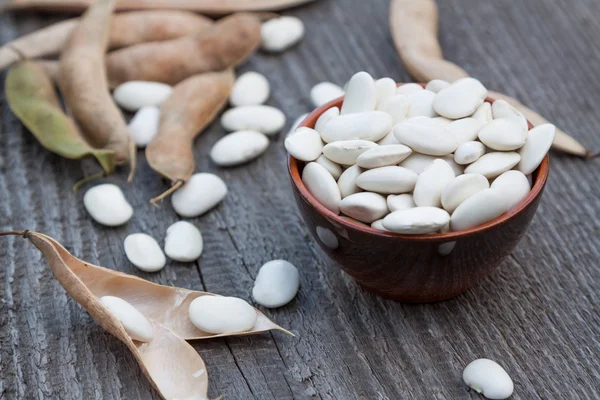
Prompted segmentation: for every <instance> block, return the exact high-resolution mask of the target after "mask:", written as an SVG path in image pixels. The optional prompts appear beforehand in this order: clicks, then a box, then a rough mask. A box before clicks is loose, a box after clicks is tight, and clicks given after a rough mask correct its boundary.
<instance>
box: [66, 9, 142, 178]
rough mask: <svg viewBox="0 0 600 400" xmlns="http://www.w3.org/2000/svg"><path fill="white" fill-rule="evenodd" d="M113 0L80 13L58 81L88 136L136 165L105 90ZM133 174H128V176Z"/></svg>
mask: <svg viewBox="0 0 600 400" xmlns="http://www.w3.org/2000/svg"><path fill="white" fill-rule="evenodd" d="M115 2H116V0H98V1H97V2H96V3H94V5H93V6H91V7H90V9H89V10H88V11H86V13H85V14H84V15H83V16H82V17H81V22H80V23H79V25H78V26H77V27H76V28H75V29H74V30H73V31H72V33H71V35H70V36H69V39H68V41H67V44H66V45H65V48H64V50H63V52H62V54H61V58H60V70H59V84H60V88H61V90H62V92H63V95H64V98H65V102H66V103H67V105H68V107H69V109H70V111H71V112H72V113H73V116H74V117H75V120H76V121H77V122H78V123H79V124H80V126H81V128H82V130H83V132H84V134H85V135H86V137H87V138H88V140H89V141H90V142H91V143H92V144H93V145H94V146H97V147H102V148H106V149H111V150H114V151H115V152H116V155H117V161H126V160H128V161H129V162H130V165H131V172H132V173H133V170H134V168H135V143H134V142H133V139H132V135H131V134H130V132H129V128H128V127H127V123H126V122H125V119H124V118H123V115H122V114H121V112H120V111H119V109H118V108H117V106H116V105H115V103H114V102H113V99H112V97H111V96H110V93H109V91H108V85H107V80H106V71H105V69H104V53H105V52H106V48H107V46H108V32H109V27H110V16H111V14H112V11H113V8H114V5H115ZM131 178H132V175H130V180H131Z"/></svg>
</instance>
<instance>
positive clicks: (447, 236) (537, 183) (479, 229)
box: [288, 83, 550, 242]
mask: <svg viewBox="0 0 600 400" xmlns="http://www.w3.org/2000/svg"><path fill="white" fill-rule="evenodd" d="M403 84H404V83H400V84H398V86H401V85H403ZM343 99H344V97H343V96H342V97H339V98H337V99H335V100H332V101H330V102H328V103H326V104H324V105H322V106H321V107H318V108H317V109H315V110H314V111H312V112H311V113H310V114H309V115H308V116H307V117H306V118H305V119H304V120H303V121H302V122H301V123H300V125H298V128H301V127H308V128H313V127H314V126H315V124H316V122H317V119H318V118H319V117H320V116H321V114H323V113H324V112H325V111H327V110H328V109H330V108H331V107H340V106H341V105H342V102H343ZM485 101H486V102H488V103H492V104H493V103H494V101H495V99H494V98H493V97H487V98H486V99H485ZM527 123H528V125H529V129H530V130H531V129H532V128H533V125H532V124H531V122H530V121H527ZM300 162H303V161H299V160H297V159H295V158H294V157H292V156H291V155H289V154H288V173H289V174H290V178H291V180H292V184H293V185H294V186H295V188H296V190H297V192H298V193H299V194H300V196H301V197H302V198H303V199H304V201H306V202H307V203H308V204H309V205H310V206H311V207H312V208H314V209H315V210H316V211H317V212H318V213H319V214H321V216H323V217H324V218H325V219H327V220H329V221H330V222H332V221H333V222H335V223H336V224H339V225H342V226H343V227H345V228H347V229H352V230H355V231H359V232H361V233H364V234H369V235H373V236H379V237H384V238H396V239H402V240H407V241H415V242H423V241H426V242H429V241H434V242H437V241H451V240H457V239H462V238H466V237H469V236H472V235H475V234H479V233H483V232H485V231H488V230H491V229H493V228H495V227H497V226H499V225H502V224H503V223H505V222H508V221H509V220H511V219H513V218H515V217H516V216H518V215H519V214H521V213H522V212H523V211H525V209H526V208H527V207H528V206H529V205H530V204H531V203H532V202H533V201H534V200H536V199H537V198H538V197H539V196H540V195H541V193H542V191H543V189H544V187H545V186H546V182H547V181H548V173H549V171H550V156H549V155H548V154H546V155H545V156H544V159H543V160H542V163H541V164H540V165H539V167H538V168H537V169H536V170H535V171H534V172H533V174H532V175H533V176H535V180H534V182H533V187H532V188H531V190H530V192H529V194H528V195H527V197H525V199H523V200H522V201H521V202H520V203H519V204H517V205H516V206H515V207H513V208H512V209H511V210H510V211H509V212H506V213H504V214H502V215H501V216H499V217H498V218H496V219H493V220H492V221H490V222H487V223H485V224H482V225H478V226H476V227H473V228H470V229H465V230H462V231H457V232H448V233H430V234H420V235H406V234H400V233H394V232H387V231H382V230H379V229H375V228H371V226H369V225H367V224H363V223H361V222H353V221H350V220H348V219H345V218H343V217H342V216H341V215H338V214H335V213H334V212H333V211H330V210H329V209H328V208H326V207H325V206H324V205H322V204H321V203H319V201H318V200H317V199H316V198H315V197H314V196H313V195H312V194H311V193H310V192H309V191H308V189H307V188H306V186H305V185H304V182H302V178H301V176H300V168H299V165H298V164H299V163H300Z"/></svg>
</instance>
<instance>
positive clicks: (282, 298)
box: [252, 260, 300, 308]
mask: <svg viewBox="0 0 600 400" xmlns="http://www.w3.org/2000/svg"><path fill="white" fill-rule="evenodd" d="M299 288H300V274H299V273H298V269H297V268H296V267H295V266H294V265H293V264H292V263H289V262H287V261H284V260H273V261H269V262H268V263H266V264H264V265H263V266H262V267H261V268H260V270H259V271H258V275H257V276H256V280H255V281H254V288H252V298H253V299H254V301H256V302H257V303H258V304H260V305H261V306H264V307H267V308H277V307H281V306H284V305H286V304H287V303H289V302H290V301H292V300H293V299H294V297H296V294H297V293H298V289H299Z"/></svg>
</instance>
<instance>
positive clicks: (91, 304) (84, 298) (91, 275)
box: [0, 231, 208, 400]
mask: <svg viewBox="0 0 600 400" xmlns="http://www.w3.org/2000/svg"><path fill="white" fill-rule="evenodd" d="M7 234H8V235H23V236H24V237H25V238H27V239H29V240H30V241H31V242H32V243H33V244H34V245H35V246H36V247H37V248H38V249H39V250H40V251H41V252H42V253H43V254H44V256H45V257H46V259H47V260H48V264H49V265H50V269H51V270H52V273H53V275H54V277H55V278H56V280H58V281H59V282H60V284H61V285H62V286H63V287H64V288H65V290H66V291H67V292H68V293H69V294H70V295H71V297H73V299H75V300H76V301H77V302H78V303H79V304H81V306H82V307H83V308H85V310H86V311H87V312H88V313H89V314H90V315H91V316H92V318H94V320H95V321H96V322H97V323H98V324H100V326H102V328H104V329H105V330H106V331H107V332H109V333H110V334H111V335H113V336H115V337H117V339H119V340H120V341H121V342H123V343H124V344H125V345H126V346H127V348H129V350H130V351H131V353H132V354H133V356H134V357H135V359H136V361H137V362H138V364H139V365H140V368H141V369H142V372H143V373H144V375H146V377H147V378H148V380H149V381H150V383H151V384H152V386H154V387H155V388H156V390H158V392H159V393H160V394H161V396H162V397H163V398H165V399H176V398H182V399H183V398H185V399H196V400H201V399H206V397H207V390H208V374H207V372H206V366H205V365H204V361H203V360H202V358H201V357H200V355H199V354H198V353H197V352H196V350H195V349H194V348H193V347H192V346H190V345H189V344H188V343H187V342H186V341H185V338H184V337H182V335H180V334H179V333H178V332H174V331H173V330H171V329H169V327H168V326H166V325H165V324H163V323H161V322H160V321H158V320H156V319H153V318H152V316H150V315H146V317H147V318H148V319H149V320H150V322H151V323H152V327H153V331H154V332H153V338H152V340H151V341H149V342H147V343H142V342H137V341H133V340H132V339H131V338H130V337H129V334H127V332H126V331H125V329H124V328H123V325H122V324H121V323H120V322H119V320H118V319H117V318H116V317H115V316H114V315H113V314H112V313H111V312H110V311H109V309H108V308H106V307H105V306H104V305H103V303H102V302H101V301H100V297H102V296H104V295H105V294H106V295H108V294H112V295H115V294H116V295H117V296H120V295H121V294H122V293H124V292H125V291H130V289H129V288H128V287H127V283H126V282H124V281H123V280H126V279H127V277H128V275H124V274H119V273H118V272H115V271H111V270H108V269H105V268H101V267H96V266H93V265H90V264H87V263H85V262H83V261H81V260H79V259H77V258H75V257H73V256H72V255H71V254H69V252H67V250H65V248H64V247H62V246H61V245H60V244H59V243H58V242H56V241H55V240H54V239H52V238H50V237H48V236H46V235H43V234H41V233H36V232H29V231H25V232H8V233H0V236H2V235H7ZM131 278H133V277H131ZM95 279H97V280H98V282H93V283H94V284H92V285H90V283H92V282H91V280H95ZM134 279H136V280H140V281H141V279H139V278H134ZM144 282H145V281H144ZM146 283H147V284H148V285H153V284H151V283H150V282H146ZM88 285H89V286H88ZM156 286H158V285H156ZM138 288H139V287H138ZM150 293H151V292H150ZM139 294H140V292H138V299H137V302H135V301H134V302H131V296H129V298H126V300H128V301H129V302H130V303H131V304H132V305H133V306H134V307H136V308H137V309H138V310H140V304H139V303H140V299H141V298H146V296H139ZM148 297H150V296H148ZM140 311H142V310H140ZM165 313H166V312H165ZM163 322H164V321H163Z"/></svg>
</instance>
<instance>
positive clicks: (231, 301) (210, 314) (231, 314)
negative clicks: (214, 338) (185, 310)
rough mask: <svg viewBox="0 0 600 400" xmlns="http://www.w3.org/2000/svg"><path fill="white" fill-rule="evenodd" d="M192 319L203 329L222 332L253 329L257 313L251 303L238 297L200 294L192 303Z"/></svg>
mask: <svg viewBox="0 0 600 400" xmlns="http://www.w3.org/2000/svg"><path fill="white" fill-rule="evenodd" d="M189 317H190V321H191V322H192V324H194V326H195V327H196V328H198V329H200V330H201V331H204V332H208V333H213V334H221V333H239V332H246V331H249V330H250V329H252V327H253V326H254V324H256V319H257V313H256V310H255V309H254V308H252V306H250V304H248V303H247V302H245V301H244V300H242V299H238V298H237V297H221V296H210V295H206V296H200V297H198V298H196V299H195V300H194V301H192V302H191V303H190V307H189Z"/></svg>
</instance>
